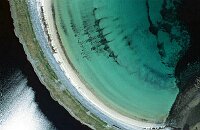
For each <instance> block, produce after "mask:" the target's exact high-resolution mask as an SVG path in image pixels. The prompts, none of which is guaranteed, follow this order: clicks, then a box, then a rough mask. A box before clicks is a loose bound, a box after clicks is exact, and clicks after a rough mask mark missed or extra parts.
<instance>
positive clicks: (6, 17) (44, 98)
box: [0, 0, 89, 130]
mask: <svg viewBox="0 0 200 130" xmlns="http://www.w3.org/2000/svg"><path fill="white" fill-rule="evenodd" d="M0 16H1V17H0V74H1V77H3V76H4V78H6V77H8V76H9V73H12V72H13V71H15V70H16V69H20V70H21V71H22V72H23V74H24V75H25V76H26V77H27V79H28V86H30V87H31V88H32V89H33V91H34V92H35V102H36V103H37V104H38V107H39V109H40V110H41V111H42V113H43V114H44V115H45V116H46V117H47V119H48V120H49V121H50V122H52V123H53V125H54V126H55V127H56V128H57V129H58V130H87V129H89V128H88V127H86V126H84V125H82V124H81V123H80V122H79V121H77V120H75V119H74V118H73V117H72V116H71V115H70V114H69V113H68V112H67V111H66V110H65V109H64V108H63V107H61V106H60V105H59V104H58V103H57V102H55V101H54V100H53V99H52V98H51V97H50V94H49V92H48V91H47V89H46V88H45V86H43V85H42V84H41V83H40V81H39V79H38V77H37V76H36V74H35V72H34V70H33V68H32V66H31V64H30V63H29V62H28V61H27V59H26V55H25V53H24V50H23V48H22V45H21V44H20V43H19V40H18V38H17V37H16V36H15V34H14V31H13V29H14V27H13V24H12V23H13V21H12V19H11V16H10V10H9V3H8V1H7V0H0ZM0 80H2V79H0Z"/></svg>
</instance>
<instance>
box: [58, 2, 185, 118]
mask: <svg viewBox="0 0 200 130" xmlns="http://www.w3.org/2000/svg"><path fill="white" fill-rule="evenodd" d="M54 8H55V17H56V24H57V28H58V33H59V35H60V38H61V40H62V43H63V46H64V49H65V51H66V54H67V56H68V57H69V59H70V61H71V63H72V64H73V66H74V67H75V69H76V70H77V72H78V73H79V76H80V77H81V79H83V80H84V81H85V82H86V83H87V85H88V87H89V89H90V90H91V91H92V92H93V93H94V94H95V95H96V96H97V97H99V99H100V100H102V101H103V102H104V103H105V104H106V105H108V106H109V107H111V108H113V109H115V110H116V111H119V112H120V113H122V114H124V115H127V116H129V117H137V118H139V119H144V120H149V121H152V122H162V121H164V120H165V118H166V117H167V115H168V113H169V111H170V109H171V106H172V104H173V103H174V101H175V98H176V96H177V94H178V92H179V90H178V87H177V85H176V78H175V76H174V73H175V72H174V71H175V67H176V64H177V62H178V60H179V58H180V57H181V55H183V54H184V52H185V51H186V50H187V48H188V46H189V35H188V33H187V31H186V30H185V28H184V26H182V25H181V24H180V22H179V21H178V20H177V19H176V17H175V16H176V14H175V13H171V14H170V11H171V12H173V11H174V9H175V8H176V6H175V5H174V4H173V3H170V1H169V0H166V1H165V0H125V1H124V0H84V1H83V0H59V1H55V3H54Z"/></svg>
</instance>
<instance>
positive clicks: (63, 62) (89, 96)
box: [39, 0, 165, 130]
mask: <svg viewBox="0 0 200 130" xmlns="http://www.w3.org/2000/svg"><path fill="white" fill-rule="evenodd" d="M39 1H40V2H41V5H42V6H43V10H44V16H45V20H46V23H47V26H48V34H49V35H50V37H51V39H52V41H51V43H49V44H51V46H53V48H54V49H55V50H56V53H54V54H53V55H54V57H55V59H56V61H57V62H58V64H59V65H60V67H61V69H62V70H63V71H64V73H65V75H66V77H67V78H68V79H69V81H70V82H71V84H72V85H73V86H74V88H75V89H77V90H78V92H79V93H80V94H81V95H82V96H83V97H84V98H85V99H86V100H87V101H88V102H90V103H91V104H92V105H93V106H95V108H97V109H98V111H101V112H102V113H104V114H105V115H107V116H108V117H109V118H110V119H111V120H114V121H116V122H118V123H120V124H122V125H124V126H127V127H128V128H132V129H137V130H138V129H142V128H158V127H162V128H163V127H165V125H164V124H155V123H148V122H143V121H139V120H137V119H132V118H129V117H126V116H124V115H122V114H120V113H118V112H117V111H115V110H113V109H111V108H109V107H108V106H106V105H105V104H104V103H103V102H101V101H100V100H99V99H98V98H97V97H96V96H95V95H94V94H93V93H92V92H91V91H90V90H89V89H88V88H87V87H86V86H85V85H84V84H83V82H82V81H81V80H80V79H79V77H78V76H77V74H76V72H75V71H74V70H73V68H72V67H71V65H70V64H69V62H68V60H67V59H66V57H65V54H64V52H63V50H62V48H61V45H60V43H59V40H58V35H57V33H56V32H57V31H56V27H55V25H54V21H53V15H52V9H51V0H39Z"/></svg>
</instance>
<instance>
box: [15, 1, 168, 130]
mask: <svg viewBox="0 0 200 130" xmlns="http://www.w3.org/2000/svg"><path fill="white" fill-rule="evenodd" d="M37 2H38V1H37ZM43 2H44V1H43ZM27 3H28V4H27V5H28V9H29V14H30V17H31V21H32V28H33V29H34V32H35V35H36V38H37V40H38V41H39V42H38V44H39V46H40V48H41V49H42V52H43V53H44V56H45V57H46V60H48V63H49V64H50V66H51V67H52V69H53V70H54V72H55V73H56V75H57V76H58V79H60V80H61V81H57V82H61V84H60V88H59V89H61V91H62V90H66V88H65V87H67V90H69V91H70V93H71V94H72V95H73V96H74V97H76V99H77V100H78V101H79V102H81V103H82V105H83V106H84V107H86V108H87V109H88V110H90V112H92V113H94V114H95V115H96V116H98V117H99V118H101V120H102V121H103V120H104V121H106V122H107V123H108V124H109V125H113V126H117V127H119V128H122V129H143V128H164V127H165V125H164V124H155V123H146V122H143V121H137V120H134V119H132V120H129V119H128V120H125V121H120V120H119V119H112V116H116V115H113V113H106V114H105V113H103V112H102V111H101V110H99V109H98V108H97V106H94V104H92V101H91V99H85V98H84V97H83V95H81V93H79V92H80V88H81V86H79V87H78V86H76V85H78V84H77V82H74V81H73V80H74V77H70V76H71V74H70V73H74V74H75V72H74V70H73V69H72V68H71V69H72V70H71V71H67V73H66V71H63V70H62V69H61V67H60V66H59V65H58V64H59V63H57V61H56V58H55V59H54V57H56V56H55V53H54V56H53V55H52V53H53V52H52V50H51V45H50V44H49V42H48V38H47V36H45V34H44V33H45V32H44V30H43V29H44V28H43V27H42V26H41V25H42V21H41V15H40V13H41V12H40V11H41V10H40V7H41V5H42V4H43V5H42V6H43V7H44V8H47V9H49V8H50V5H51V1H50V0H49V1H45V4H44V3H41V5H40V4H39V3H35V2H34V1H31V0H29V1H28V2H27ZM44 10H45V9H44ZM51 13H52V12H51ZM47 14H48V13H46V14H45V13H44V15H47ZM29 22H30V21H29ZM46 22H49V23H52V21H50V20H49V21H48V20H47V21H46ZM15 24H16V23H15ZM18 35H19V34H18ZM53 46H54V47H58V46H59V44H55V45H53ZM57 49H58V48H57ZM59 52H62V51H59ZM26 53H27V51H26ZM59 58H63V57H62V55H61V56H60V57H59V56H58V58H57V60H58V59H59ZM59 60H60V59H59ZM59 60H58V61H59ZM29 61H31V63H32V64H33V66H37V65H36V64H37V61H34V60H32V59H31V58H29ZM64 61H65V60H64ZM64 63H65V62H63V64H64ZM65 64H66V63H65ZM61 65H62V62H61ZM68 66H69V67H71V66H70V65H69V64H68ZM34 68H35V71H37V69H36V67H34ZM38 73H40V72H37V74H38ZM65 74H67V75H70V76H69V77H68V78H67V79H68V80H66V75H65ZM42 76H43V75H42V73H40V74H39V78H40V79H41V81H43V77H42ZM77 78H78V77H77ZM70 81H71V82H70ZM43 82H44V81H43ZM55 82H56V81H55ZM73 83H74V84H73ZM62 84H63V85H64V86H63V85H62ZM73 85H74V86H73ZM75 87H76V88H75ZM47 88H48V87H47ZM81 89H82V88H81ZM49 91H50V92H51V91H52V90H49ZM81 91H82V92H83V91H88V90H87V89H86V88H85V89H84V90H81ZM88 92H89V93H90V91H88ZM52 97H54V99H55V100H57V101H58V102H59V103H60V104H61V105H62V106H64V107H65V108H66V109H67V106H65V104H64V103H62V101H59V98H58V99H56V96H55V95H54V96H52ZM87 98H89V97H87ZM97 105H99V104H97ZM100 107H101V106H100ZM101 108H102V107H101ZM67 110H68V111H69V112H70V113H71V114H72V115H73V116H74V117H75V118H76V119H78V120H79V121H81V119H79V118H78V117H76V115H74V114H73V112H71V110H70V109H67ZM105 111H106V110H105ZM107 114H111V116H110V117H109V116H108V115H107ZM117 118H120V117H117ZM125 119H126V118H125ZM126 121H128V123H129V124H127V122H126ZM82 123H83V124H86V123H84V121H83V122H82ZM87 125H88V124H87ZM90 127H91V128H94V127H93V126H90Z"/></svg>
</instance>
